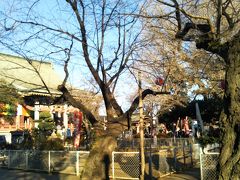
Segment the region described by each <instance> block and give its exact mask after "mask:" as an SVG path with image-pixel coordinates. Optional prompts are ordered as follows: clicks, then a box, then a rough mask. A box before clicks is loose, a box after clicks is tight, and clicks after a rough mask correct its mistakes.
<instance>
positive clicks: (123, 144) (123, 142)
mask: <svg viewBox="0 0 240 180" xmlns="http://www.w3.org/2000/svg"><path fill="white" fill-rule="evenodd" d="M192 142H193V139H192V138H144V146H145V148H149V147H151V148H157V149H162V148H165V147H169V146H172V147H182V146H188V145H190V144H192ZM117 143H118V148H119V149H122V148H131V149H136V148H139V145H140V139H139V138H132V139H118V141H117Z"/></svg>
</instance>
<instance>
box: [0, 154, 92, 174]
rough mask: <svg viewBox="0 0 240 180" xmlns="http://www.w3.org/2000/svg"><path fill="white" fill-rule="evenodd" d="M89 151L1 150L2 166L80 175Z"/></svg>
mask: <svg viewBox="0 0 240 180" xmlns="http://www.w3.org/2000/svg"><path fill="white" fill-rule="evenodd" d="M88 155H89V151H29V150H27V151H26V150H2V151H0V167H6V168H9V169H22V170H36V171H45V172H58V173H65V174H74V175H77V176H79V175H80V173H81V171H82V170H83V168H84V165H85V161H86V159H87V157H88Z"/></svg>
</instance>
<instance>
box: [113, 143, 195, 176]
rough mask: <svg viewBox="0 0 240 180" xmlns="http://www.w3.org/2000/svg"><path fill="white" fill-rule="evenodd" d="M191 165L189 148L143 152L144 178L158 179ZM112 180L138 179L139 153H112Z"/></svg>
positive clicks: (190, 149)
mask: <svg viewBox="0 0 240 180" xmlns="http://www.w3.org/2000/svg"><path fill="white" fill-rule="evenodd" d="M192 165H193V159H192V148H191V146H184V147H176V148H169V149H164V150H158V151H153V152H152V151H147V152H145V173H146V174H145V177H147V178H149V179H150V178H151V177H154V178H160V177H163V176H166V175H167V174H170V173H172V172H175V171H178V170H181V169H183V168H187V167H191V166H192ZM111 176H112V178H113V179H139V176H140V155H139V152H113V153H112V174H111Z"/></svg>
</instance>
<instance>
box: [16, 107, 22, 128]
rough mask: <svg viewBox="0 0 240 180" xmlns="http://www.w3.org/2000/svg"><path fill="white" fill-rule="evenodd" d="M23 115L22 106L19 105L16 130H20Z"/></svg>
mask: <svg viewBox="0 0 240 180" xmlns="http://www.w3.org/2000/svg"><path fill="white" fill-rule="evenodd" d="M21 115H22V105H21V104H18V106H17V116H16V129H19V128H20V120H21Z"/></svg>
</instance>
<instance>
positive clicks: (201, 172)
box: [200, 152, 203, 180]
mask: <svg viewBox="0 0 240 180" xmlns="http://www.w3.org/2000/svg"><path fill="white" fill-rule="evenodd" d="M202 155H203V154H202V153H201V152H200V174H201V180H203V167H202V164H203V163H202Z"/></svg>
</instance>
